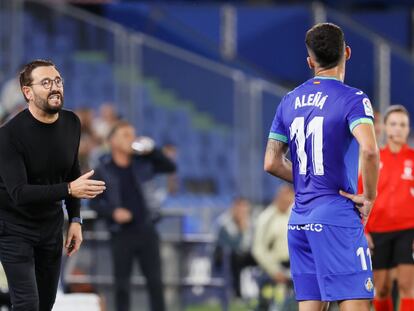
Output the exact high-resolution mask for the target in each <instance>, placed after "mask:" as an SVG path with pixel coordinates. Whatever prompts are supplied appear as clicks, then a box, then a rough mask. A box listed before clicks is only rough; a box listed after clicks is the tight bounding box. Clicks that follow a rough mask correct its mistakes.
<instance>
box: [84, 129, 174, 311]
mask: <svg viewBox="0 0 414 311" xmlns="http://www.w3.org/2000/svg"><path fill="white" fill-rule="evenodd" d="M108 140H109V145H110V148H111V156H109V157H107V158H104V159H103V160H102V163H101V164H100V165H99V166H98V168H97V169H96V170H95V171H96V177H97V178H100V179H102V180H104V181H105V182H106V185H107V191H106V192H105V193H104V195H102V196H100V197H99V198H98V197H96V199H93V200H92V201H91V207H92V208H93V209H95V210H96V211H97V212H98V215H99V216H101V217H104V218H106V219H107V222H108V228H109V230H110V232H111V250H112V256H113V265H114V266H113V267H114V274H115V292H116V293H115V303H116V310H117V311H128V310H129V306H130V277H131V274H132V267H133V262H134V260H136V259H137V260H138V263H139V265H140V267H141V270H142V273H143V274H144V277H145V278H146V281H147V289H148V293H149V301H150V306H151V310H152V311H164V310H165V303H164V295H163V284H162V279H161V259H160V250H159V237H158V233H157V232H156V229H155V226H154V224H153V222H152V219H151V215H150V210H149V208H148V206H147V202H146V199H145V195H144V192H143V187H142V186H143V183H145V182H147V181H149V180H150V179H151V178H153V177H154V176H155V175H156V174H158V173H173V172H174V171H175V169H176V167H175V164H174V163H173V162H172V161H171V160H170V159H169V158H168V157H166V156H165V155H164V154H163V153H162V151H160V150H159V149H157V148H154V144H153V142H152V140H150V139H149V138H142V137H141V138H137V136H136V134H135V129H134V127H133V126H132V125H131V124H130V123H128V122H126V121H119V122H118V123H116V124H115V125H114V127H113V128H112V130H111V131H110V133H109V135H108Z"/></svg>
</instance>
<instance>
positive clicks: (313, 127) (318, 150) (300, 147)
mask: <svg viewBox="0 0 414 311" xmlns="http://www.w3.org/2000/svg"><path fill="white" fill-rule="evenodd" d="M309 136H310V137H311V143H312V145H311V147H312V163H313V173H314V174H315V175H323V174H324V168H323V152H322V151H323V150H322V149H323V117H314V118H313V119H312V120H311V121H310V122H309V124H308V126H307V128H306V133H305V118H304V117H297V118H295V119H294V120H293V122H292V124H291V125H290V140H293V139H295V143H296V153H297V158H298V161H299V174H301V175H306V167H307V164H308V155H307V154H306V151H305V141H306V139H307V138H309Z"/></svg>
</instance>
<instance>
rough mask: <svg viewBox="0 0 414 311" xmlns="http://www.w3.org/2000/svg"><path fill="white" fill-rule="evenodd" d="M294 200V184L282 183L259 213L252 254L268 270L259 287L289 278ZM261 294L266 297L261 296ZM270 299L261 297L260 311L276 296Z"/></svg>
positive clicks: (282, 281)
mask: <svg viewBox="0 0 414 311" xmlns="http://www.w3.org/2000/svg"><path fill="white" fill-rule="evenodd" d="M293 202H294V192H293V188H292V186H290V185H288V184H285V185H282V186H281V187H280V188H279V190H278V191H277V193H276V195H275V197H274V199H273V202H272V203H271V204H270V205H269V206H268V207H267V208H266V209H265V210H264V211H262V212H261V213H260V215H259V216H258V219H257V222H256V226H255V227H256V232H255V237H254V242H253V256H254V258H255V259H256V261H257V263H258V265H259V266H260V267H261V268H262V269H263V270H264V272H265V273H266V277H264V278H263V280H262V282H261V284H260V288H263V287H264V285H265V284H268V283H270V284H286V283H287V282H288V281H289V280H290V272H289V267H290V264H289V251H288V243H287V225H288V221H289V216H290V209H291V206H292V204H293ZM260 292H262V291H260ZM260 297H261V298H264V297H262V295H261V296H260ZM269 298H270V299H259V301H260V302H259V305H260V310H268V308H269V305H270V304H271V299H272V298H273V297H269Z"/></svg>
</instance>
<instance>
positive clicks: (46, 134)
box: [0, 109, 80, 224]
mask: <svg viewBox="0 0 414 311" xmlns="http://www.w3.org/2000/svg"><path fill="white" fill-rule="evenodd" d="M79 140H80V121H79V119H78V117H77V116H76V115H75V114H74V113H73V112H70V111H67V110H62V111H60V112H59V118H58V119H57V120H56V121H55V122H53V123H51V124H47V123H43V122H40V121H38V120H37V119H35V118H34V117H33V116H32V114H31V113H30V111H29V110H28V109H26V110H23V111H22V112H20V113H19V114H17V115H16V116H15V117H14V118H13V119H11V120H10V121H9V122H7V123H6V124H5V125H4V126H3V127H1V128H0V220H2V219H4V220H7V221H11V222H15V223H22V224H36V223H38V222H40V221H42V220H51V219H56V218H55V217H59V215H61V214H62V200H63V199H64V200H65V204H66V208H67V211H68V215H69V219H71V218H73V217H79V213H80V211H79V210H80V200H78V199H75V198H73V197H70V196H69V195H68V189H67V183H68V182H70V181H73V180H75V179H76V178H78V177H79V176H80V169H79V162H78V149H79Z"/></svg>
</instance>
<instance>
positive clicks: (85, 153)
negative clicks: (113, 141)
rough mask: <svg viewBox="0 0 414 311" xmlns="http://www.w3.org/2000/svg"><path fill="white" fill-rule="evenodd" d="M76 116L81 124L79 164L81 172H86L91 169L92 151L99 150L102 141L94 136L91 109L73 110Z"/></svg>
mask: <svg viewBox="0 0 414 311" xmlns="http://www.w3.org/2000/svg"><path fill="white" fill-rule="evenodd" d="M75 113H76V115H77V116H78V117H79V120H80V122H81V140H80V144H79V164H80V168H81V172H82V173H84V172H87V171H88V170H90V169H91V166H90V157H91V155H92V154H93V152H94V150H96V149H97V148H99V146H100V145H101V144H102V140H101V139H100V137H99V136H98V135H97V134H96V132H95V130H94V128H93V127H92V124H93V119H94V112H93V110H92V109H91V108H87V107H83V108H78V109H76V110H75Z"/></svg>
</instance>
